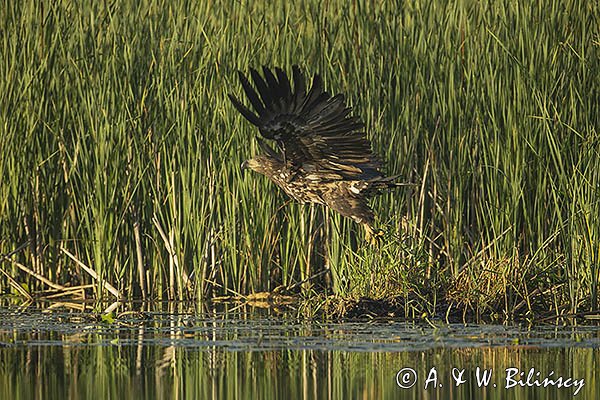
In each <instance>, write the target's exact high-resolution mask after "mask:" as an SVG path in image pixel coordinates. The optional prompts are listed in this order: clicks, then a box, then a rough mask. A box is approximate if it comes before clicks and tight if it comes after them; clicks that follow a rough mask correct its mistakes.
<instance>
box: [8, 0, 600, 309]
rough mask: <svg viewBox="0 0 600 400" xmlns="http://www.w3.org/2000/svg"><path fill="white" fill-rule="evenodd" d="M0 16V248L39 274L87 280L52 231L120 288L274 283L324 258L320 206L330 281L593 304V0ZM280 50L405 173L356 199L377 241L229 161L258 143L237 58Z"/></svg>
mask: <svg viewBox="0 0 600 400" xmlns="http://www.w3.org/2000/svg"><path fill="white" fill-rule="evenodd" d="M0 19H1V20H2V28H1V30H2V34H1V35H0V49H1V53H2V57H1V60H0V74H1V76H3V77H4V79H2V80H1V81H0V85H1V86H0V93H2V95H1V96H0V129H1V130H2V132H1V135H0V148H1V151H0V194H1V196H0V254H8V253H10V252H12V251H13V250H15V249H17V248H18V247H19V246H20V245H22V244H23V243H28V246H27V247H26V248H25V249H24V250H22V251H19V252H18V253H16V254H14V255H11V257H10V259H11V260H13V261H17V262H19V263H20V264H22V265H25V266H27V267H28V268H30V269H31V270H33V271H36V272H37V273H39V274H42V275H44V276H46V277H47V278H49V279H50V280H52V281H55V282H62V283H87V282H89V278H88V276H87V275H86V274H85V273H84V272H82V271H81V270H80V269H79V267H78V266H77V264H76V263H74V262H73V261H72V259H71V258H68V257H66V256H65V252H64V251H63V250H62V249H64V250H66V251H68V252H71V253H72V254H73V255H74V256H75V257H76V258H77V259H78V260H79V261H81V262H82V263H83V264H85V265H88V266H90V267H91V268H93V269H94V270H95V271H96V272H97V273H98V275H99V276H100V277H101V278H102V279H103V280H104V281H106V282H110V283H112V284H113V285H114V286H116V287H118V288H119V290H120V291H121V292H122V293H124V294H125V295H126V296H127V297H141V296H144V297H148V298H159V299H163V298H170V299H183V298H189V297H194V298H204V297H207V296H208V297H211V296H214V295H222V294H231V293H248V292H251V291H262V290H273V289H274V288H276V287H277V286H279V285H288V286H289V285H293V284H295V283H298V282H301V281H303V280H307V279H309V278H310V277H311V276H313V275H314V274H316V273H318V271H319V270H320V269H321V268H322V267H323V265H318V264H323V257H320V258H319V257H314V253H315V251H320V252H322V250H319V249H320V247H319V246H315V245H312V243H313V238H314V237H315V235H316V234H317V233H318V232H322V231H321V229H322V228H321V224H319V223H318V222H319V219H322V220H323V221H324V223H325V226H326V230H325V232H326V233H327V237H326V240H327V244H326V253H327V254H326V259H325V261H326V267H327V268H328V269H329V271H330V276H331V278H332V287H333V290H334V291H335V292H336V293H338V294H340V295H343V296H371V297H390V296H404V297H405V298H406V299H409V297H410V296H412V294H415V293H416V294H417V297H420V298H421V299H422V300H425V304H427V306H426V308H428V311H433V310H434V309H435V305H436V304H437V303H438V302H439V301H443V302H448V303H452V304H457V305H460V306H461V307H462V308H465V309H473V310H477V311H490V310H497V311H498V312H505V313H507V314H510V313H513V312H514V313H527V312H528V311H533V310H553V312H555V313H569V312H578V311H584V310H588V309H596V308H597V306H598V296H597V291H598V281H599V276H598V273H599V269H598V267H599V263H600V223H599V222H598V216H599V215H600V205H599V199H600V193H599V192H600V164H599V163H598V162H597V161H598V155H599V150H600V136H599V133H598V126H600V123H599V122H600V117H599V115H600V114H599V109H598V103H599V101H598V99H599V98H600V90H599V87H600V79H599V78H598V76H600V68H599V58H598V57H599V55H600V54H599V53H600V52H599V46H600V36H599V34H598V23H599V19H600V13H599V12H598V5H597V4H595V3H594V2H577V1H569V0H567V1H551V0H549V1H545V2H541V3H539V4H537V5H534V6H530V5H528V4H527V3H522V2H508V1H507V2H475V1H464V2H449V3H444V2H429V1H422V2H421V1H415V2H399V3H397V4H393V3H392V2H382V3H381V4H378V3H377V2H374V3H373V2H361V1H354V2H345V1H328V2H318V1H315V2H305V3H302V4H298V5H292V4H288V3H281V4H273V5H272V4H265V3H262V2H252V1H245V0H244V1H225V2H212V1H201V2H191V1H190V2H187V1H176V2H164V1H154V2H153V1H142V2H111V3H106V2H91V3H90V2H71V1H53V2H45V1H43V2H38V1H25V2H21V3H14V4H13V3H6V4H5V5H4V6H3V7H0ZM292 64H300V66H301V67H302V69H304V70H305V71H306V72H307V73H314V72H318V73H320V74H321V75H322V76H323V78H324V80H325V82H326V84H327V87H328V88H329V89H330V90H331V91H332V92H344V93H347V94H348V96H349V98H350V99H351V100H350V101H351V102H352V103H353V106H354V107H355V112H356V113H357V114H359V115H361V116H362V117H363V118H364V120H365V122H366V126H367V132H368V134H369V136H370V137H371V138H372V141H373V144H374V147H375V149H376V151H377V152H378V153H380V154H381V155H382V156H383V158H384V159H385V160H386V161H387V164H386V170H387V172H389V173H390V174H400V175H401V176H402V177H403V180H405V181H407V182H412V183H415V184H416V185H415V186H414V187H410V188H409V189H406V190H400V191H397V192H394V193H391V194H388V195H385V196H382V197H381V198H379V199H377V200H376V201H375V203H374V204H375V207H376V210H377V213H378V215H379V221H380V224H381V225H382V226H383V227H385V228H386V230H387V231H388V236H387V237H386V241H385V243H384V244H383V245H382V246H381V248H373V247H370V246H368V245H366V244H365V243H364V241H363V239H362V233H361V232H359V231H358V230H357V227H356V225H355V224H353V223H352V222H350V221H347V220H344V219H342V218H340V217H339V216H337V215H334V214H333V213H326V214H321V213H323V211H322V210H320V209H314V210H312V211H311V209H310V208H309V207H304V206H299V205H296V204H289V205H286V206H284V207H282V205H283V204H284V203H285V201H286V200H287V199H286V198H285V196H284V195H283V194H282V193H281V192H280V191H278V190H277V189H276V188H275V187H274V185H272V184H271V183H269V182H268V181H267V180H266V179H265V178H263V177H260V176H256V175H250V174H245V175H242V174H241V172H240V170H239V165H240V163H241V162H242V161H243V160H244V159H245V158H248V157H250V156H252V155H253V154H255V153H256V152H257V151H258V149H257V146H256V143H255V142H254V140H253V136H254V135H256V134H257V132H256V131H255V130H254V129H253V128H252V127H251V126H250V125H249V124H248V123H246V122H245V121H244V120H243V118H242V117H241V116H240V115H239V114H238V113H237V112H236V111H235V110H234V109H233V107H232V106H231V104H230V103H229V102H228V100H227V97H226V94H227V93H228V92H235V93H239V92H240V91H241V90H240V87H239V84H238V82H237V81H236V78H235V76H236V75H235V71H236V70H237V69H240V70H247V69H248V68H249V67H257V66H260V65H270V66H282V67H283V68H284V69H287V70H288V71H289V70H290V66H291V65H292ZM311 215H312V216H313V217H314V218H310V216H311ZM317 217H319V218H317ZM319 260H320V261H319ZM0 268H1V269H3V270H4V271H6V272H8V275H11V276H12V277H15V278H17V281H19V282H28V284H29V287H28V289H31V290H34V289H36V288H37V289H43V288H44V287H41V286H38V285H39V284H38V283H36V281H29V280H28V279H29V278H28V275H25V274H23V273H22V272H20V270H19V269H17V267H16V266H15V264H14V263H13V262H10V261H9V260H7V259H6V258H5V259H4V261H2V264H1V265H0ZM8 284H9V282H8V281H7V278H6V277H5V276H4V275H3V277H2V278H0V286H2V287H4V288H8ZM98 295H100V293H98Z"/></svg>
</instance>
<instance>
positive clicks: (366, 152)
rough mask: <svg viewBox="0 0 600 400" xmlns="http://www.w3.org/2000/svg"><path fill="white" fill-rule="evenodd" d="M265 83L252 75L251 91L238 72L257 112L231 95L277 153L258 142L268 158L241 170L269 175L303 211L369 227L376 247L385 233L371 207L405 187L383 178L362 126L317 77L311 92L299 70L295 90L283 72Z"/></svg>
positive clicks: (249, 162)
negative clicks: (320, 210) (321, 210)
mask: <svg viewBox="0 0 600 400" xmlns="http://www.w3.org/2000/svg"><path fill="white" fill-rule="evenodd" d="M263 75H264V76H261V75H260V74H259V73H258V72H257V71H256V70H254V69H250V77H251V79H252V81H253V82H254V87H253V86H252V85H251V84H250V82H249V80H248V78H246V76H244V74H243V73H241V72H239V78H240V81H241V83H242V88H243V89H244V92H245V93H246V96H248V100H250V103H251V104H252V107H253V108H254V110H255V112H253V111H251V110H250V109H249V108H248V107H246V106H245V105H243V104H242V103H241V102H240V101H239V100H238V99H237V98H236V97H234V96H233V95H231V94H230V95H229V98H230V99H231V101H232V103H233V105H234V106H235V108H236V109H237V110H238V111H239V112H240V113H241V114H242V115H243V116H244V117H245V118H246V119H247V120H248V121H250V122H251V123H252V124H253V125H256V126H257V127H258V129H259V131H260V133H261V135H262V136H263V137H264V138H266V139H271V140H274V141H275V142H276V143H277V147H276V148H275V149H273V148H271V147H269V146H268V145H267V144H266V143H264V142H263V141H262V140H260V138H257V139H258V143H259V145H260V147H261V149H262V150H263V151H264V153H263V154H259V155H257V156H255V157H253V158H251V159H249V160H246V161H244V163H243V164H242V169H245V168H250V169H252V170H254V171H256V172H258V173H260V174H263V175H266V176H267V177H268V178H269V179H270V180H272V181H273V182H274V183H275V184H276V185H277V186H279V187H280V188H281V189H283V190H284V191H285V192H286V193H287V194H288V195H289V196H290V197H291V198H292V199H294V200H296V201H298V202H300V203H302V204H305V203H317V204H324V205H326V206H328V207H329V208H331V209H333V210H335V211H337V212H338V213H340V214H342V215H343V216H345V217H349V218H352V219H353V220H354V221H356V222H358V223H360V224H362V225H363V226H364V227H365V230H366V238H367V240H369V241H370V242H375V241H376V239H378V238H380V237H381V236H382V235H383V232H382V231H381V230H378V229H375V227H374V221H375V215H374V213H373V210H372V209H371V207H369V204H368V200H369V199H370V198H371V197H373V196H374V195H376V194H379V193H381V191H382V190H384V189H389V188H394V187H397V186H400V185H401V184H398V183H395V182H394V179H395V177H386V176H385V175H384V174H383V172H381V167H382V162H381V160H380V159H379V158H378V157H377V156H376V155H375V154H374V153H373V150H372V149H371V142H370V141H369V139H367V136H366V134H365V132H364V130H363V126H364V125H363V123H362V121H361V120H360V118H359V117H356V116H351V115H350V113H351V111H352V110H351V108H350V107H348V106H346V103H345V99H344V95H342V94H337V95H335V96H331V95H330V94H329V93H327V92H326V91H325V90H324V88H323V81H322V80H321V77H320V76H319V75H318V74H315V75H314V77H313V80H312V85H311V86H310V88H308V90H307V87H306V82H305V78H304V75H303V74H302V72H301V71H300V68H299V67H298V66H293V68H292V79H291V80H292V81H293V87H292V82H290V78H288V76H287V75H286V74H285V72H284V71H282V70H281V69H279V68H275V69H274V71H271V70H270V69H268V68H266V67H263Z"/></svg>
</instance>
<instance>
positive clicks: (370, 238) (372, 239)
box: [365, 227, 385, 246]
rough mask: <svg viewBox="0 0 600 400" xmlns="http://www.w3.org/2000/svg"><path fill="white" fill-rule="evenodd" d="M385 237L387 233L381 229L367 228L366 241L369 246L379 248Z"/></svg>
mask: <svg viewBox="0 0 600 400" xmlns="http://www.w3.org/2000/svg"><path fill="white" fill-rule="evenodd" d="M384 236H385V232H384V231H383V230H381V229H375V230H374V229H372V228H370V227H367V233H366V237H365V238H366V240H367V242H369V244H371V245H373V246H379V244H380V243H381V242H382V241H383V237H384Z"/></svg>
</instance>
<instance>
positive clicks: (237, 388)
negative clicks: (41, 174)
mask: <svg viewBox="0 0 600 400" xmlns="http://www.w3.org/2000/svg"><path fill="white" fill-rule="evenodd" d="M599 346H600V328H598V327H593V326H592V327H590V326H585V327H555V326H544V327H536V328H535V329H527V328H521V327H516V326H498V325H458V324H457V325H447V324H440V325H439V326H438V327H436V328H434V327H431V326H429V325H419V324H414V323H404V322H370V323H368V322H354V323H331V322H323V323H319V322H314V321H310V322H309V321H304V320H301V319H298V318H292V317H289V316H285V315H284V316H281V315H275V314H272V313H271V312H269V311H264V310H253V309H248V308H244V309H238V310H237V311H233V312H224V311H223V312H219V311H209V312H202V313H171V312H145V313H139V312H138V313H130V314H124V315H122V316H121V317H120V318H118V319H117V320H116V321H113V322H103V321H99V320H98V319H97V318H96V317H95V316H94V315H92V314H89V313H80V312H65V311H62V312H60V311H52V312H43V311H42V310H39V309H35V308H28V309H25V310H23V309H14V308H0V399H14V400H17V399H33V398H39V399H66V398H73V399H91V398H97V399H111V398H114V399H123V398H138V399H145V398H169V399H171V398H174V399H213V398H214V399H219V398H241V399H255V398H278V399H296V398H302V399H317V398H319V399H320V398H323V399H379V398H384V399H386V398H390V399H421V398H429V399H435V398H440V399H452V398H454V399H463V398H486V399H530V398H534V399H535V398H540V399H556V398H558V399H563V398H564V399H567V398H573V397H574V394H575V393H577V395H576V396H575V398H582V399H587V398H596V393H597V392H598V390H599V389H600V386H599V385H600V380H599V379H600V377H599V375H600V372H599V368H598V367H600V363H599V357H600V353H599V350H598V348H599ZM528 375H529V378H528ZM544 384H545V385H546V387H544Z"/></svg>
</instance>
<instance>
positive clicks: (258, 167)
mask: <svg viewBox="0 0 600 400" xmlns="http://www.w3.org/2000/svg"><path fill="white" fill-rule="evenodd" d="M275 162H276V160H274V159H272V158H270V157H268V156H267V155H264V154H259V155H257V156H255V157H252V158H250V159H248V160H246V161H244V162H243V163H242V171H244V170H246V169H251V170H252V171H254V172H258V173H259V174H263V175H269V172H270V171H273V170H274V169H275V168H276V166H275V165H274V163H275Z"/></svg>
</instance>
